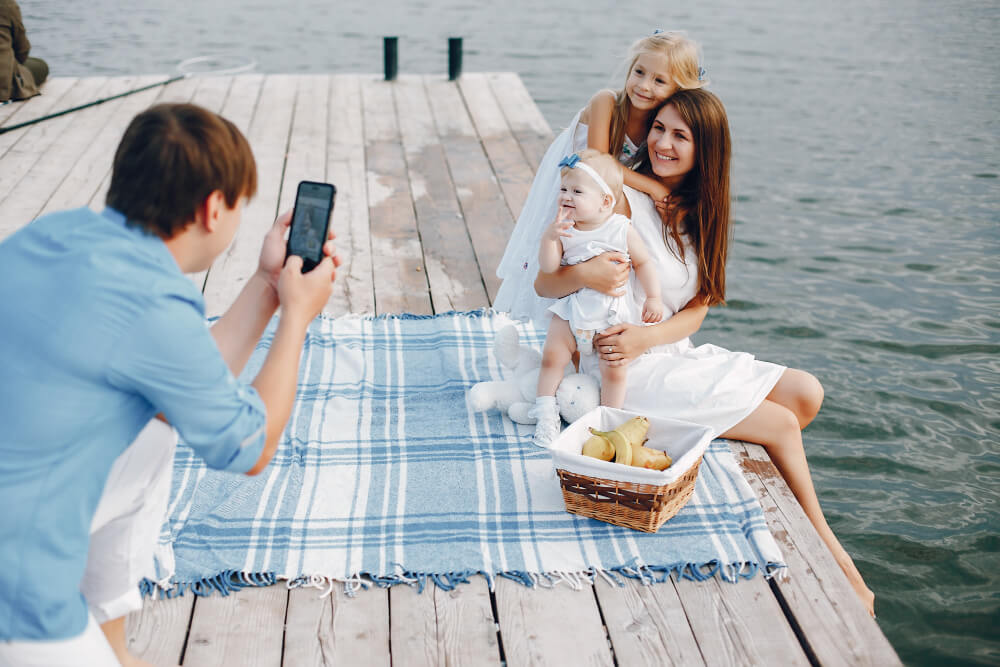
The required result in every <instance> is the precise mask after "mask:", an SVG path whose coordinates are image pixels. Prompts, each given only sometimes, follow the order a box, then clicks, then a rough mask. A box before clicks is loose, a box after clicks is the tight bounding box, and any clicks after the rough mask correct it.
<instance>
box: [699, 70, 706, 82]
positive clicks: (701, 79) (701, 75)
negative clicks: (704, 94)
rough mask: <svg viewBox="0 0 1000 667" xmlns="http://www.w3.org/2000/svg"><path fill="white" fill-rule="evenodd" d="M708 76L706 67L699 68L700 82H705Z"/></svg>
mask: <svg viewBox="0 0 1000 667" xmlns="http://www.w3.org/2000/svg"><path fill="white" fill-rule="evenodd" d="M706 74H708V72H706V71H705V68H704V67H699V68H698V80H699V81H704V80H705V75H706Z"/></svg>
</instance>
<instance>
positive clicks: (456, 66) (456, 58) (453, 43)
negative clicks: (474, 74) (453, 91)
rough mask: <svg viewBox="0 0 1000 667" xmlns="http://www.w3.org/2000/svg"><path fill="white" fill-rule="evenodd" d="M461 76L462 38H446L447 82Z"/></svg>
mask: <svg viewBox="0 0 1000 667" xmlns="http://www.w3.org/2000/svg"><path fill="white" fill-rule="evenodd" d="M460 76H462V38H461V37H449V38H448V80H449V81H454V80H455V79H457V78H458V77H460Z"/></svg>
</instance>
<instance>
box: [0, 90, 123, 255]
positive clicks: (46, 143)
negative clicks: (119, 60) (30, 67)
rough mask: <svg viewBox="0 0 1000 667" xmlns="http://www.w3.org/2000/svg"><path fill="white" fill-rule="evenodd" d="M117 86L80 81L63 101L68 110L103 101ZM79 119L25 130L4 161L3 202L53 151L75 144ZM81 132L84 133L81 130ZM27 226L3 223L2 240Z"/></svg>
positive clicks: (72, 117)
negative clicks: (73, 141) (105, 94)
mask: <svg viewBox="0 0 1000 667" xmlns="http://www.w3.org/2000/svg"><path fill="white" fill-rule="evenodd" d="M113 86H114V83H113V81H111V80H109V79H108V78H107V77H92V78H87V79H80V80H79V82H78V83H77V85H75V86H73V88H71V89H70V92H69V94H67V95H66V96H65V97H64V98H63V99H64V101H65V103H66V106H74V105H77V104H81V103H84V102H88V101H91V100H93V99H95V98H97V97H100V96H101V95H102V94H103V93H104V92H105V91H107V90H109V89H110V88H111V87H113ZM77 113H86V112H77ZM86 117H89V118H94V116H93V114H87V116H86ZM76 119H77V116H76V115H75V114H67V115H65V116H60V117H58V118H53V119H51V120H47V121H44V122H42V123H39V124H37V125H32V126H31V127H27V128H24V130H25V132H24V134H23V135H21V136H20V137H19V138H17V139H16V141H15V142H14V143H13V145H11V146H10V148H9V150H7V152H6V153H5V154H4V155H3V158H2V159H3V166H4V168H3V170H0V201H4V200H6V199H7V198H8V196H10V195H11V193H13V192H14V191H15V188H16V187H17V186H18V184H20V183H21V181H22V179H23V178H24V177H25V175H26V174H28V173H29V172H30V171H31V170H32V168H33V167H34V166H35V165H36V164H37V163H38V161H39V160H40V159H42V158H43V156H44V155H45V154H46V153H47V152H48V151H49V149H50V148H54V149H55V150H56V151H58V150H59V146H60V145H61V144H62V143H63V142H65V141H71V137H72V132H71V131H70V132H68V131H67V130H69V128H70V126H71V125H72V124H73V122H74V121H75V120H76ZM81 131H83V130H82V129H81ZM95 131H96V130H95ZM19 132H20V131H19V130H15V131H13V132H9V133H7V134H3V135H0V140H3V139H4V138H6V137H7V136H8V135H17V134H19ZM57 141H58V142H59V143H57ZM40 185H45V184H44V183H43V184H40ZM53 187H54V186H53ZM27 222H28V220H17V221H13V220H5V221H0V238H3V237H5V236H7V235H8V234H10V232H12V231H13V230H14V229H16V228H17V227H20V226H21V225H24V224H25V223H27Z"/></svg>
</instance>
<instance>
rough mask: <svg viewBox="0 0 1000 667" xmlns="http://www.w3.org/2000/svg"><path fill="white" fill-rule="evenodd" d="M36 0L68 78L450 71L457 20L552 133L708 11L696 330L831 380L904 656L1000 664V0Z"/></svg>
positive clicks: (822, 434) (867, 536)
mask: <svg viewBox="0 0 1000 667" xmlns="http://www.w3.org/2000/svg"><path fill="white" fill-rule="evenodd" d="M21 4H22V8H23V11H24V14H25V21H26V23H27V24H28V28H29V32H30V36H31V39H32V41H33V43H34V45H35V53H36V55H38V56H41V57H45V58H47V59H48V60H49V62H50V63H51V65H52V70H53V73H54V74H56V75H88V74H89V75H93V74H133V73H152V72H166V71H169V70H170V69H171V68H173V67H174V66H175V65H176V64H177V62H178V61H180V60H182V59H184V58H187V57H190V56H193V55H200V54H205V53H210V52H220V51H223V52H227V53H229V54H232V55H233V56H234V57H236V58H246V57H253V58H256V59H257V60H258V61H259V69H260V70H262V71H266V72H295V71H306V72H330V71H339V72H359V71H369V72H374V71H380V69H381V37H382V36H383V35H399V36H400V71H401V72H441V73H443V72H444V71H445V67H446V39H447V37H449V36H462V37H464V38H465V44H466V53H465V69H466V71H487V70H492V71H496V70H513V71H517V72H519V73H520V74H521V76H522V78H523V79H524V81H525V83H526V84H527V86H528V88H529V90H530V91H531V93H532V95H533V96H534V98H535V99H536V100H537V102H538V104H539V105H540V107H541V109H542V111H543V113H544V114H545V116H546V117H547V119H548V120H549V123H550V124H551V125H552V126H553V128H558V127H560V126H562V125H564V124H565V123H567V122H568V121H569V119H570V118H571V117H572V115H573V113H574V112H575V110H576V109H577V108H579V107H580V106H581V105H582V104H584V103H585V102H586V100H587V99H588V98H589V96H590V95H591V94H592V93H593V91H595V90H597V89H598V88H600V87H603V86H607V85H613V86H615V87H620V85H621V81H619V77H618V76H616V75H615V74H614V73H615V72H616V70H618V69H620V63H621V60H620V58H621V56H622V55H623V54H624V51H625V49H626V47H627V45H628V44H629V43H630V42H631V41H632V40H633V39H635V38H637V37H639V36H641V35H642V34H645V33H647V32H650V31H651V30H652V29H653V28H657V27H659V28H663V29H685V30H687V31H688V33H689V34H690V35H691V36H692V37H694V38H695V39H697V40H698V41H700V42H701V43H702V45H703V47H704V51H705V67H706V68H707V69H708V72H709V76H710V78H711V80H712V82H713V83H712V87H711V89H712V90H714V91H715V92H716V93H717V94H718V95H720V97H722V99H723V101H725V103H726V105H727V108H728V110H729V113H730V118H731V123H732V129H733V135H734V140H735V145H736V154H735V166H734V169H735V174H734V177H735V190H736V196H737V203H736V206H735V217H736V220H737V226H736V242H735V248H734V251H733V256H732V261H731V264H730V282H729V285H730V289H729V298H730V300H731V301H730V305H729V307H728V308H725V309H716V310H715V311H714V312H713V313H712V314H711V315H710V317H709V319H708V320H706V323H705V326H704V327H703V329H702V331H701V332H700V333H699V335H698V337H697V338H698V340H699V341H702V342H707V341H711V342H715V343H717V344H720V345H724V346H727V347H730V348H732V349H741V350H747V351H751V352H754V353H756V354H757V355H758V356H759V357H762V358H765V359H770V360H774V361H779V362H782V363H785V364H787V365H790V366H795V367H799V368H805V369H808V370H810V371H812V372H813V373H815V374H816V375H818V376H819V377H820V378H821V380H822V381H823V384H824V386H825V388H826V403H825V405H824V408H823V411H822V412H821V413H820V416H819V417H818V418H817V420H816V422H815V423H814V425H813V426H811V427H810V428H809V429H808V430H807V431H806V446H807V449H808V451H809V454H810V462H811V465H812V468H813V473H814V475H815V479H816V485H817V487H818V490H819V493H820V498H821V500H822V502H823V505H824V508H825V510H826V512H827V515H828V516H829V518H830V522H831V524H832V525H833V527H834V530H835V531H836V532H837V534H838V535H839V536H840V538H841V539H842V541H843V542H844V544H845V546H846V547H847V549H848V551H850V552H851V553H852V554H853V555H854V557H855V558H856V560H857V562H858V565H859V567H860V568H861V571H862V572H863V573H864V575H865V577H866V578H867V580H868V581H869V584H870V585H871V587H872V588H873V589H874V590H875V592H876V595H877V596H878V597H877V600H876V604H877V610H878V614H879V622H880V624H881V625H882V628H883V629H884V631H885V632H886V634H887V635H888V636H889V638H890V640H891V641H892V643H893V645H894V646H895V647H896V649H897V650H898V651H899V653H900V656H901V657H902V658H903V660H904V661H905V662H907V663H908V664H928V665H930V664H934V665H938V664H948V663H956V664H957V663H978V664H996V663H1000V643H998V641H997V634H998V632H997V628H1000V530H998V518H1000V509H998V500H1000V491H998V474H1000V455H998V451H997V450H998V447H997V443H998V440H1000V437H998V435H1000V398H998V391H997V390H998V385H1000V290H998V286H1000V261H998V251H1000V225H998V222H1000V187H998V186H1000V184H998V178H997V177H998V175H1000V151H998V143H1000V116H998V113H997V111H996V109H997V108H1000V93H998V91H1000V87H998V85H997V84H998V82H1000V81H998V80H1000V74H998V72H1000V70H998V63H1000V47H998V41H997V39H996V36H995V35H996V33H997V32H998V28H1000V5H998V4H997V3H996V2H993V1H987V2H976V1H974V0H961V1H959V2H950V3H939V2H932V1H930V0H898V1H895V2H892V3H888V2H886V3H875V2H871V1H870V0H869V1H865V0H844V1H843V2H839V3H827V2H817V1H815V0H805V1H804V2H796V1H793V0H763V1H762V2H756V3H749V4H747V5H746V6H745V5H744V3H742V2H736V1H735V0H730V1H728V2H727V1H725V0H708V1H707V2H698V3H693V2H692V3H688V5H687V6H688V7H689V9H688V10H686V11H682V10H678V9H672V8H670V7H669V6H668V5H667V4H666V3H655V4H654V3H650V2H642V3H639V2H626V3H611V2H598V1H596V0H580V1H578V2H575V3H561V4H560V5H550V6H549V7H546V8H543V9H539V8H537V7H535V5H536V4H537V3H535V2H529V1H528V0H509V1H508V2H504V3H489V4H482V6H480V4H481V3H472V2H468V1H464V2H463V1H461V0H451V1H450V2H439V3H427V2H419V1H417V2H401V1H400V0H396V1H395V2H381V1H379V0H375V1H373V2H366V3H363V8H362V3H358V7H343V6H338V5H336V4H334V3H331V2H329V1H328V0H311V1H308V2H307V1H299V2H291V1H287V2H281V3H278V2H273V1H271V0H267V1H265V0H256V1H246V2H242V3H236V2H226V1H225V0H199V1H198V2H193V1H191V0H174V1H171V2H139V3H136V4H137V5H139V6H133V7H130V8H129V9H128V11H123V7H124V4H123V3H120V2H113V1H111V0H91V2H86V3H84V2H66V0H58V1H55V0H37V1H33V0H22V2H21ZM832 4H836V6H831V5H832ZM657 5H658V6H657ZM581 7H588V8H587V9H581Z"/></svg>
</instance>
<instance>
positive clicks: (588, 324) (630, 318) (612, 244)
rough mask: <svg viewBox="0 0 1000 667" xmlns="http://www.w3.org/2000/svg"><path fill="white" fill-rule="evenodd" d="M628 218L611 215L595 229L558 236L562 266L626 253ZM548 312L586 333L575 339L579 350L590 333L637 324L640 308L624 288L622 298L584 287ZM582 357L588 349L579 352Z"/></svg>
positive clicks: (551, 307)
mask: <svg viewBox="0 0 1000 667" xmlns="http://www.w3.org/2000/svg"><path fill="white" fill-rule="evenodd" d="M631 226H632V225H631V223H630V222H629V219H628V218H626V217H625V216H624V215H619V214H617V213H615V214H613V215H611V217H609V218H608V219H607V220H606V221H605V222H604V224H602V225H601V226H600V227H598V228H597V229H591V230H587V231H584V230H580V229H577V228H576V227H571V228H570V229H569V233H570V235H569V236H564V237H562V246H563V256H562V263H563V264H565V265H568V264H579V263H580V262H585V261H587V260H588V259H592V258H594V257H597V256H598V255H601V254H603V253H606V252H612V251H613V252H621V253H625V254H628V232H629V229H630V228H631ZM549 311H550V312H552V313H555V314H556V315H558V316H559V317H561V318H562V319H564V320H566V321H567V322H569V325H570V329H572V330H573V331H574V332H576V331H578V330H580V331H585V332H590V333H588V335H585V336H583V337H582V338H581V337H578V338H577V345H578V347H582V346H583V345H584V343H585V342H586V339H590V338H592V335H591V334H592V332H598V331H604V330H605V329H607V328H608V327H610V326H612V325H615V324H620V323H621V322H632V323H633V324H638V323H640V322H641V320H642V318H641V309H639V310H637V309H636V304H635V299H634V298H632V293H631V289H630V288H629V289H626V293H625V294H624V295H622V296H609V295H607V294H603V293H601V292H598V291H596V290H592V289H589V288H586V287H584V288H583V289H580V290H577V291H576V292H573V293H572V294H568V295H566V296H564V297H562V298H561V299H556V301H555V303H553V304H552V305H551V306H549ZM580 352H581V353H582V354H588V353H589V352H590V350H584V349H581V350H580Z"/></svg>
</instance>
